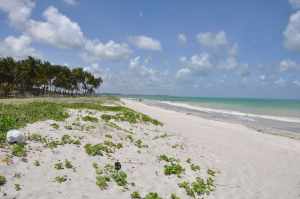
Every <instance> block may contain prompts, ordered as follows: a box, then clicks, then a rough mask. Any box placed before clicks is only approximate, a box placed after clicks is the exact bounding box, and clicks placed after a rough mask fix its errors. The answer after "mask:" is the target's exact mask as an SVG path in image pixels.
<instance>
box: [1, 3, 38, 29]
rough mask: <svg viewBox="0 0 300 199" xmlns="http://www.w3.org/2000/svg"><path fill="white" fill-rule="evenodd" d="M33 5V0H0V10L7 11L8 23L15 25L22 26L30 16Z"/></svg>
mask: <svg viewBox="0 0 300 199" xmlns="http://www.w3.org/2000/svg"><path fill="white" fill-rule="evenodd" d="M34 6H35V1H33V0H1V1H0V10H3V11H4V12H7V13H8V18H9V21H10V23H11V24H12V25H13V26H16V27H23V26H24V24H25V23H26V22H27V20H28V19H29V18H30V15H31V11H32V9H33V8H34Z"/></svg>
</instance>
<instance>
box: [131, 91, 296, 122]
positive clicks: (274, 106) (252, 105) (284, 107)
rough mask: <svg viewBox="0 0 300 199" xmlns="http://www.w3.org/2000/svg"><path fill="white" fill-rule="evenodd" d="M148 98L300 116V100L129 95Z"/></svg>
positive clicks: (260, 112) (213, 107)
mask: <svg viewBox="0 0 300 199" xmlns="http://www.w3.org/2000/svg"><path fill="white" fill-rule="evenodd" d="M128 97H132V98H141V99H146V100H155V101H167V102H176V103H184V104H188V105H192V106H199V107H205V108H211V109H221V110H230V111H238V112H243V113H253V114H260V115H271V116H285V117H297V118H300V100H286V99H252V98H249V99H248V98H210V97H173V96H145V95H143V96H128Z"/></svg>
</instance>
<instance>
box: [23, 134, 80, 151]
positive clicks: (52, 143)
mask: <svg viewBox="0 0 300 199" xmlns="http://www.w3.org/2000/svg"><path fill="white" fill-rule="evenodd" d="M28 140H30V141H35V142H40V143H42V144H44V145H45V146H46V147H48V148H50V149H54V148H57V147H58V146H60V145H65V144H74V145H80V144H81V142H80V140H79V139H77V138H75V137H72V136H70V135H63V136H62V138H61V139H60V140H53V139H50V138H47V137H43V136H42V135H40V134H31V135H29V136H28Z"/></svg>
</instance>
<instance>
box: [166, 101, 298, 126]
mask: <svg viewBox="0 0 300 199" xmlns="http://www.w3.org/2000/svg"><path fill="white" fill-rule="evenodd" d="M160 103H163V104H168V105H171V106H176V107H182V108H187V109H192V110H196V111H201V112H207V113H220V114H227V115H233V116H240V117H248V118H262V119H269V120H277V121H282V122H293V123H300V118H296V117H279V116H272V115H261V114H253V113H245V112H239V111H231V110H225V109H212V108H206V107H201V106H193V105H190V104H185V103H178V102H170V101H160Z"/></svg>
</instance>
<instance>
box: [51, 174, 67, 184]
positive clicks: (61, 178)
mask: <svg viewBox="0 0 300 199" xmlns="http://www.w3.org/2000/svg"><path fill="white" fill-rule="evenodd" d="M54 180H55V182H57V183H60V184H61V183H63V182H66V181H67V180H68V179H67V176H66V175H64V176H56V177H55V179H54Z"/></svg>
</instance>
